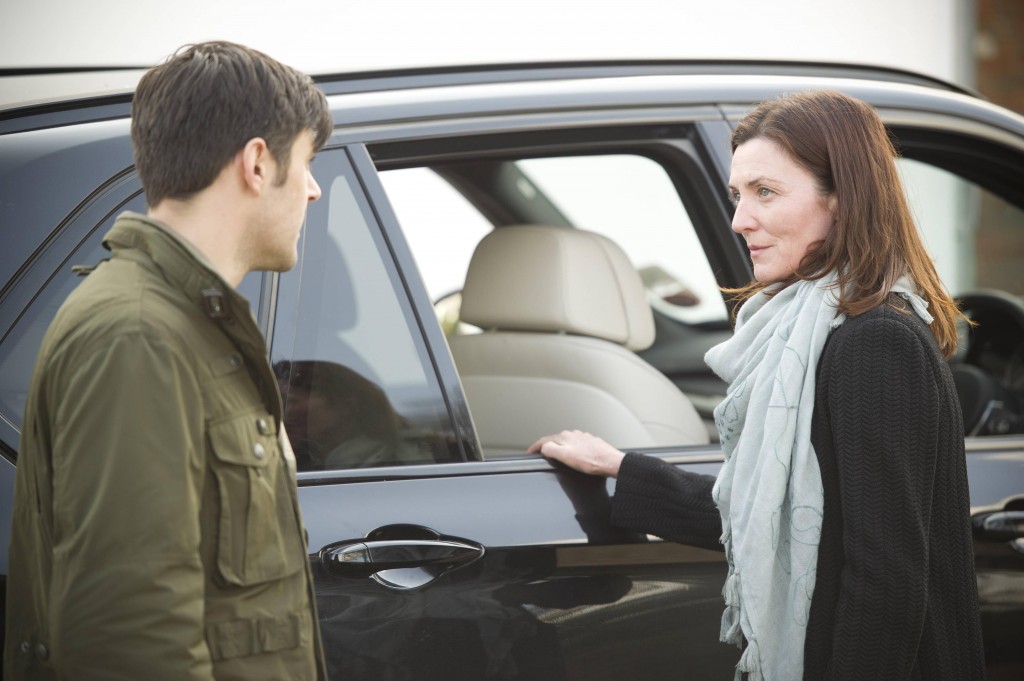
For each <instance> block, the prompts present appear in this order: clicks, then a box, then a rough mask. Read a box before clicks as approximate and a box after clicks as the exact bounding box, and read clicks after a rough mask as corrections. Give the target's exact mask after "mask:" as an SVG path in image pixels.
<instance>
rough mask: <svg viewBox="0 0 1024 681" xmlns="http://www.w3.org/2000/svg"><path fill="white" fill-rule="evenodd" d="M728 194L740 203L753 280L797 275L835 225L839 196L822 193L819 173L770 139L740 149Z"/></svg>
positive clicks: (738, 224)
mask: <svg viewBox="0 0 1024 681" xmlns="http://www.w3.org/2000/svg"><path fill="white" fill-rule="evenodd" d="M729 193H730V194H731V195H732V199H733V202H734V203H735V204H736V214H735V215H734V216H733V219H732V229H733V231H734V232H736V233H737V234H739V235H740V236H742V237H743V238H744V240H745V241H746V242H747V247H748V248H749V249H750V259H751V261H752V262H753V264H754V278H755V279H757V280H758V281H760V282H762V283H766V284H768V283H772V282H776V281H781V280H783V279H785V278H786V277H788V276H790V275H791V274H793V272H795V271H796V268H797V266H798V265H799V264H800V261H801V260H802V259H803V257H804V254H806V253H807V249H808V248H810V246H811V245H812V244H814V243H815V242H818V241H821V240H823V239H824V238H825V235H826V234H827V233H828V230H829V229H830V228H831V226H832V211H833V210H834V208H835V197H834V196H832V195H828V196H823V195H822V194H821V193H820V192H819V191H818V184H817V182H816V181H815V179H814V176H813V175H811V174H810V173H809V172H808V171H806V170H804V169H803V168H802V167H800V166H799V165H797V164H796V162H795V161H793V159H791V158H790V156H789V154H787V153H786V152H785V151H784V150H783V149H782V147H780V146H779V145H778V144H776V143H775V142H772V141H770V140H767V139H763V138H755V139H752V140H749V141H747V142H744V143H743V144H741V145H740V146H738V147H736V151H735V152H734V153H733V155H732V176H731V177H730V178H729Z"/></svg>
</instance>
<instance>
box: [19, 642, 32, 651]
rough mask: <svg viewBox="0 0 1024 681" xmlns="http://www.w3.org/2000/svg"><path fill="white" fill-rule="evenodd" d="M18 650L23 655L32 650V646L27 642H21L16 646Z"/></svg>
mask: <svg viewBox="0 0 1024 681" xmlns="http://www.w3.org/2000/svg"><path fill="white" fill-rule="evenodd" d="M18 650H20V651H21V652H23V653H28V652H29V651H30V650H32V644H30V643H29V642H28V641H22V642H21V645H20V646H18Z"/></svg>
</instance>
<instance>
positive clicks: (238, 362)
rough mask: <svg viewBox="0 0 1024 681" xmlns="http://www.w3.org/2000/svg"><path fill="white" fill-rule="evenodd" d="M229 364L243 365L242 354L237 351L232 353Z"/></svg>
mask: <svg viewBox="0 0 1024 681" xmlns="http://www.w3.org/2000/svg"><path fill="white" fill-rule="evenodd" d="M228 364H230V365H231V366H233V367H240V366H242V356H241V355H239V354H238V353H237V352H233V353H231V356H230V357H228Z"/></svg>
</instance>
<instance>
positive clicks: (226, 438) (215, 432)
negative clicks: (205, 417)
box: [209, 412, 277, 468]
mask: <svg viewBox="0 0 1024 681" xmlns="http://www.w3.org/2000/svg"><path fill="white" fill-rule="evenodd" d="M272 422H273V417H272V416H269V415H266V414H260V413H257V412H250V413H247V414H243V415H240V416H232V417H230V418H227V419H223V420H220V421H218V422H216V423H213V424H211V425H210V429H209V433H210V448H211V449H212V450H213V455H214V456H215V457H217V459H218V460H220V461H222V462H224V463H228V464H233V465H236V466H254V467H258V468H263V467H265V466H267V464H268V463H270V461H271V460H274V459H276V458H277V437H276V434H275V430H276V429H274V428H269V427H267V424H268V423H272Z"/></svg>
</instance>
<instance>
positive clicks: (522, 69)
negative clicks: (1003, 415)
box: [0, 60, 977, 113]
mask: <svg viewBox="0 0 1024 681" xmlns="http://www.w3.org/2000/svg"><path fill="white" fill-rule="evenodd" d="M147 68H148V67H146V66H144V65H131V66H75V67H41V68H17V69H0V84H2V87H0V111H10V110H14V109H30V110H37V109H39V108H41V107H46V106H47V105H51V106H52V105H54V104H56V103H62V104H64V105H67V104H70V103H78V104H81V105H83V106H87V105H89V103H90V102H92V101H95V100H98V99H107V100H110V99H125V98H128V99H130V97H131V93H132V92H133V91H134V89H135V86H136V85H137V83H138V81H139V78H141V77H142V75H143V74H144V73H145V72H146V69H147ZM688 74H689V75H727V74H732V75H741V74H743V75H757V74H763V75H812V74H813V75H817V76H826V77H838V78H860V79H867V80H876V81H888V82H901V83H908V84H915V85H924V86H928V87H935V88H939V89H944V90H950V91H954V92H963V93H968V94H972V95H975V96H977V95H976V93H969V92H968V91H967V90H965V89H964V88H961V87H959V86H957V85H954V84H952V83H948V82H945V81H943V80H940V79H938V78H933V77H931V76H926V75H922V74H919V73H914V72H911V71H906V70H902V69H897V68H887V67H880V66H868V65H859V64H846V63H830V62H800V61H764V60H615V61H578V62H571V61H569V62H533V63H531V62H524V63H504V64H469V65H453V66H434V67H416V68H406V69H388V70H380V71H363V72H345V71H337V72H321V73H313V74H311V75H312V76H313V78H314V80H316V81H317V82H318V83H319V84H320V85H321V87H323V88H324V90H325V92H327V94H341V93H342V92H354V91H366V90H370V89H391V88H396V87H405V86H408V84H409V83H410V81H416V83H417V85H418V86H424V85H462V84H476V83H498V82H509V81H535V80H549V79H575V78H608V77H623V76H639V75H688ZM26 113H27V112H26Z"/></svg>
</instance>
